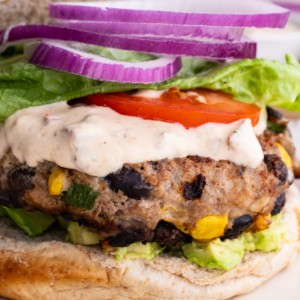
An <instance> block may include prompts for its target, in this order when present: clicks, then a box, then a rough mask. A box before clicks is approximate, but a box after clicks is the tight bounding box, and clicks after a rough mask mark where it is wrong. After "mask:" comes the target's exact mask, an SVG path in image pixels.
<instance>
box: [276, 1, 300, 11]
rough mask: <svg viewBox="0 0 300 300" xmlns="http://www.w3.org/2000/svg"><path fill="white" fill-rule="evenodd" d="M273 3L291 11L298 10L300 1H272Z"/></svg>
mask: <svg viewBox="0 0 300 300" xmlns="http://www.w3.org/2000/svg"><path fill="white" fill-rule="evenodd" d="M274 3H275V4H277V5H280V6H282V7H284V8H287V9H289V10H291V11H295V12H298V13H299V12H300V2H299V1H298V2H295V1H274Z"/></svg>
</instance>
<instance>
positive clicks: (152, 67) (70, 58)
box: [25, 42, 181, 83]
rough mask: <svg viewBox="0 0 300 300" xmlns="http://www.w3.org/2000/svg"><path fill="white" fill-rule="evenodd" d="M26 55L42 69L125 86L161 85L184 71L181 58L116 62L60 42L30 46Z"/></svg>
mask: <svg viewBox="0 0 300 300" xmlns="http://www.w3.org/2000/svg"><path fill="white" fill-rule="evenodd" d="M25 54H27V56H28V57H29V62H30V63H32V64H35V65H38V66H41V67H46V68H49V69H54V70H59V71H63V72H67V73H72V74H76V75H81V76H85V77H88V78H92V79H97V80H103V81H116V82H122V83H154V82H161V81H164V80H167V79H169V78H171V77H173V76H175V75H176V73H177V72H178V71H179V70H180V68H181V59H180V58H179V57H177V58H176V57H170V56H169V57H160V58H157V59H155V60H150V61H145V62H138V63H133V62H123V61H115V60H112V59H108V58H106V57H101V56H98V55H94V54H91V53H86V52H83V51H81V50H76V49H74V48H72V47H70V46H68V45H66V44H64V43H59V42H40V43H31V44H28V45H26V46H25Z"/></svg>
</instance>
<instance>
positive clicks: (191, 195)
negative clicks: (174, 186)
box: [183, 174, 206, 200]
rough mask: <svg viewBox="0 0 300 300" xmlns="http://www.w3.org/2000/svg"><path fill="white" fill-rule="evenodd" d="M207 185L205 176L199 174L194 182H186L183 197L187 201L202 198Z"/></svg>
mask: <svg viewBox="0 0 300 300" xmlns="http://www.w3.org/2000/svg"><path fill="white" fill-rule="evenodd" d="M205 185H206V181H205V176H203V175H201V174H199V175H198V176H197V177H196V179H195V180H194V181H193V182H185V184H184V189H183V197H184V198H185V199H187V200H193V199H197V198H198V199H199V198H201V196H202V192H203V189H204V187H205Z"/></svg>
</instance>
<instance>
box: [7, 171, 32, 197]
mask: <svg viewBox="0 0 300 300" xmlns="http://www.w3.org/2000/svg"><path fill="white" fill-rule="evenodd" d="M34 176H35V169H34V168H30V167H28V168H25V167H18V168H13V169H11V170H10V171H9V172H8V174H7V185H8V187H9V188H10V189H12V190H16V189H17V190H19V191H25V190H28V189H33V188H34V184H33V182H32V179H33V177H34Z"/></svg>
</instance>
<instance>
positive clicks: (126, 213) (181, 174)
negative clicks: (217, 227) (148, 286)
mask: <svg viewBox="0 0 300 300" xmlns="http://www.w3.org/2000/svg"><path fill="white" fill-rule="evenodd" d="M259 141H260V143H261V145H262V148H263V151H264V155H265V156H264V161H263V162H262V163H261V164H260V166H259V167H258V168H256V169H252V168H249V167H244V166H240V165H236V164H234V163H232V162H230V161H214V160H212V159H209V158H203V157H198V156H190V157H186V158H176V159H164V160H160V161H155V162H153V161H151V162H143V163H136V164H125V165H124V166H123V167H122V169H120V170H118V171H117V172H115V173H111V174H109V175H107V176H106V177H93V176H89V175H86V174H83V173H80V172H78V171H75V170H68V169H63V168H60V167H58V166H56V165H55V164H54V163H51V162H43V163H40V164H39V165H38V166H37V167H35V168H31V167H28V166H26V165H25V164H22V163H20V162H19V161H18V160H17V159H16V158H15V157H14V156H13V154H12V153H11V152H8V153H7V154H6V155H5V156H4V157H3V159H2V160H1V169H2V170H1V177H0V190H1V191H0V205H4V206H8V207H14V208H20V207H22V208H25V209H27V210H40V211H44V212H47V213H50V214H54V215H61V216H63V217H65V218H68V219H72V220H76V221H78V222H79V223H81V224H85V225H89V226H92V227H94V228H97V230H98V231H99V234H100V235H101V237H103V238H106V239H107V240H108V242H109V243H110V244H111V245H112V246H126V245H128V244H131V243H133V242H136V241H158V242H162V243H164V244H166V245H175V244H176V243H178V242H179V241H181V240H188V239H189V238H190V236H189V235H187V234H185V233H184V232H190V231H191V230H192V228H194V226H195V224H196V222H197V221H198V220H200V219H201V218H204V217H206V216H228V223H227V225H226V228H225V233H224V236H223V238H233V237H236V236H237V235H239V234H240V233H241V232H242V231H243V230H244V229H246V228H248V227H249V226H251V225H252V223H253V220H255V218H257V216H259V215H267V214H270V213H271V214H276V213H278V212H279V211H280V210H281V208H282V207H283V205H284V203H285V192H286V189H287V188H288V185H289V183H288V169H287V167H286V165H285V164H284V162H283V161H282V159H281V157H280V152H279V149H278V147H277V146H276V143H281V144H283V145H285V147H286V148H287V149H288V151H289V152H290V153H289V154H290V155H291V156H292V157H293V156H294V148H293V146H292V142H291V140H290V137H289V135H288V133H287V132H285V133H281V134H273V133H271V132H269V131H265V132H264V134H263V135H261V136H260V137H259ZM53 172H56V173H57V172H59V174H60V176H62V177H63V189H62V191H61V193H60V194H59V195H54V196H53V195H49V177H50V176H51V174H52V173H53ZM78 186H79V190H78V189H77V190H76V188H78ZM85 187H88V188H89V190H86V189H85V190H83V191H82V190H80V189H82V188H85ZM70 190H71V191H72V193H73V194H74V193H75V195H73V197H75V198H76V197H77V196H79V198H80V194H82V193H83V195H84V196H85V197H86V194H85V193H86V192H87V193H88V196H92V198H93V199H92V202H91V203H90V207H86V206H82V205H81V204H80V203H72V202H70V201H69V200H70V199H69V198H70V197H69V196H70V195H69V194H70ZM76 193H79V194H78V195H76ZM81 196H82V195H81ZM178 228H179V229H180V230H178Z"/></svg>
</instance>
